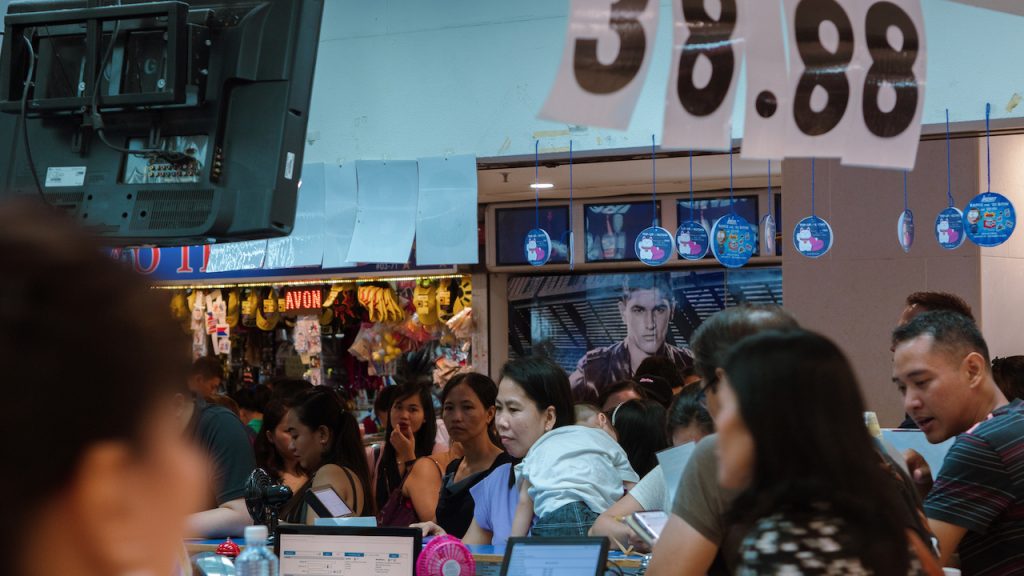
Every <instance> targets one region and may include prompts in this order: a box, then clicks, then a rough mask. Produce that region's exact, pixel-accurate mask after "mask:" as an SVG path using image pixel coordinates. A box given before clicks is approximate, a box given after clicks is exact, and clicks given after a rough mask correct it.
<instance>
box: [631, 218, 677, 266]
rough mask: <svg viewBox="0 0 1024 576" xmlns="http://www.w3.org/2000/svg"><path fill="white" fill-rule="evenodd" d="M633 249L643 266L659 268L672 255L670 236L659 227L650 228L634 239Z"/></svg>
mask: <svg viewBox="0 0 1024 576" xmlns="http://www.w3.org/2000/svg"><path fill="white" fill-rule="evenodd" d="M633 249H634V250H636V257H637V258H639V259H640V261H641V262H643V263H644V264H647V265H648V266H661V265H662V264H664V263H665V262H668V259H669V257H670V256H671V255H672V235H671V234H669V232H668V230H665V229H664V228H662V227H660V226H651V227H650V228H648V229H646V230H644V231H643V232H641V233H640V234H639V235H638V236H637V237H636V241H635V242H634V243H633Z"/></svg>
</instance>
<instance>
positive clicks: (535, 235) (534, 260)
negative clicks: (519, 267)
mask: <svg viewBox="0 0 1024 576" xmlns="http://www.w3.org/2000/svg"><path fill="white" fill-rule="evenodd" d="M523 251H524V252H525V253H526V261H527V262H529V263H530V264H531V265H532V266H543V265H545V264H547V263H548V260H550V259H551V236H549V235H548V233H547V232H546V231H545V230H544V229H543V228H534V229H533V230H530V231H529V232H527V233H526V241H525V242H524V243H523Z"/></svg>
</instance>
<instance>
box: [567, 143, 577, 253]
mask: <svg viewBox="0 0 1024 576" xmlns="http://www.w3.org/2000/svg"><path fill="white" fill-rule="evenodd" d="M572 230H573V228H572V140H569V246H568V249H569V270H572V269H573V267H575V266H576V259H575V258H574V257H573V241H572Z"/></svg>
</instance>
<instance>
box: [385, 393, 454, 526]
mask: <svg viewBox="0 0 1024 576" xmlns="http://www.w3.org/2000/svg"><path fill="white" fill-rule="evenodd" d="M436 433H437V423H436V421H435V417H434V402H433V398H432V397H431V395H430V388H429V387H427V386H424V385H423V384H420V383H419V382H417V381H415V380H410V381H407V382H405V383H403V384H399V385H398V386H397V387H396V388H395V390H394V392H393V393H392V397H391V405H390V406H389V408H388V425H387V428H386V429H385V433H384V441H385V444H384V450H383V452H382V453H381V458H380V462H379V463H378V464H377V486H376V490H377V493H376V499H377V506H378V509H379V510H380V512H379V513H378V523H379V524H380V525H381V526H408V525H410V524H413V523H415V522H419V521H426V520H431V519H433V517H434V511H435V510H436V509H437V499H438V494H439V491H440V489H441V464H440V463H438V461H437V460H436V459H434V458H432V457H431V453H432V452H433V450H434V436H435V435H436Z"/></svg>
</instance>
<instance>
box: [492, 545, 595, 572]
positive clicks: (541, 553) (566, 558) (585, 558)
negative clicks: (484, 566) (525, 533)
mask: <svg viewBox="0 0 1024 576" xmlns="http://www.w3.org/2000/svg"><path fill="white" fill-rule="evenodd" d="M607 563H608V539H607V538H583V537H581V538H537V537H532V538H509V539H508V544H507V545H506V547H505V559H504V560H503V561H502V563H501V576H519V575H522V574H536V575H543V576H548V575H550V576H602V575H603V574H604V573H605V566H606V565H607Z"/></svg>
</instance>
